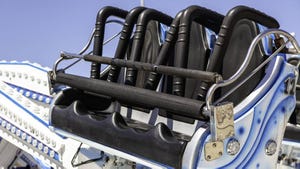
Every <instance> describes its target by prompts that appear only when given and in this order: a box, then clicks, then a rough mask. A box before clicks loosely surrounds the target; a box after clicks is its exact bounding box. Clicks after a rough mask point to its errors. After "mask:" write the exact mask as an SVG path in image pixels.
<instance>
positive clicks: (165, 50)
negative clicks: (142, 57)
mask: <svg viewBox="0 0 300 169" xmlns="http://www.w3.org/2000/svg"><path fill="white" fill-rule="evenodd" d="M182 13H183V11H180V12H179V13H178V14H177V15H176V16H175V18H174V19H173V21H172V23H171V25H170V28H169V30H168V31H167V35H166V39H165V42H164V43H163V46H162V47H161V49H160V51H159V54H158V56H157V58H156V60H155V63H154V64H156V65H166V64H167V62H168V57H167V56H168V55H169V54H170V49H172V48H174V46H175V42H176V39H177V33H178V26H179V22H180V19H181V16H182ZM160 77H161V74H157V73H155V72H150V73H149V77H148V78H147V80H146V82H145V88H146V89H151V90H154V89H156V87H157V85H158V83H159V79H160Z"/></svg>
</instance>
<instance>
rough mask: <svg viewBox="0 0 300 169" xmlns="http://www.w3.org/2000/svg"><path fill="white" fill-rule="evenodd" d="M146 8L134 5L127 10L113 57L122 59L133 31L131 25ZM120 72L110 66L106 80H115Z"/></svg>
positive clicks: (117, 68)
mask: <svg viewBox="0 0 300 169" xmlns="http://www.w3.org/2000/svg"><path fill="white" fill-rule="evenodd" d="M145 9H146V8H144V7H136V8H134V9H132V10H130V11H129V13H128V15H127V16H126V18H125V22H124V26H123V29H122V31H121V35H120V40H119V42H118V46H117V49H116V52H115V57H114V58H119V59H124V58H125V54H126V50H127V47H128V44H129V41H130V37H131V34H132V31H133V27H134V25H135V23H136V22H137V19H138V16H139V15H140V13H141V12H143V11H144V10H145ZM119 73H120V68H119V67H116V66H112V67H111V69H110V71H109V74H108V77H107V81H111V82H116V81H117V79H118V75H119Z"/></svg>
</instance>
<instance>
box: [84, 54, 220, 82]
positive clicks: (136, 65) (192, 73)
mask: <svg viewBox="0 0 300 169" xmlns="http://www.w3.org/2000/svg"><path fill="white" fill-rule="evenodd" d="M84 60H86V61H90V62H95V63H103V64H109V65H114V66H119V67H127V68H132V69H135V70H143V71H148V72H150V71H151V72H155V73H162V74H167V75H176V76H180V77H187V78H193V79H200V80H203V81H206V82H213V83H216V82H217V81H218V80H219V79H220V77H221V76H220V75H219V74H217V73H213V72H206V71H200V70H193V69H184V68H179V67H171V66H164V65H156V64H151V63H143V62H135V61H130V60H123V59H115V58H110V57H104V56H101V57H99V56H95V55H85V56H84Z"/></svg>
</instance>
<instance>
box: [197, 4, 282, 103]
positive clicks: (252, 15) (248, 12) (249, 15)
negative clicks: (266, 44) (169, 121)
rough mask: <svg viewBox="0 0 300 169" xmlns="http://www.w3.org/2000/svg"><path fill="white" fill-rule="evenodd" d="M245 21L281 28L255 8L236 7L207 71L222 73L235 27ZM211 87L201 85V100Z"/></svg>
mask: <svg viewBox="0 0 300 169" xmlns="http://www.w3.org/2000/svg"><path fill="white" fill-rule="evenodd" d="M243 19H248V20H252V21H254V22H257V23H259V24H262V25H264V26H266V27H268V28H279V23H278V22H277V21H276V19H274V18H273V17H271V16H268V15H266V14H264V13H262V12H260V11H258V10H256V9H254V8H249V7H247V6H237V7H234V8H233V9H231V10H230V11H229V12H228V13H227V15H226V16H225V18H224V20H223V23H222V26H221V29H220V32H219V34H218V38H217V41H216V43H215V45H214V50H213V53H212V55H211V56H210V60H209V63H208V66H207V71H213V72H218V73H221V69H222V66H220V65H222V63H223V57H224V56H225V53H226V50H227V47H228V44H229V41H230V38H231V36H232V33H233V29H234V26H235V25H236V23H238V22H239V21H240V20H243ZM241 57H242V56H241ZM209 87H210V85H209V84H208V83H206V82H203V83H202V84H201V87H200V90H199V94H198V96H199V99H200V100H205V97H206V92H207V90H208V88H209Z"/></svg>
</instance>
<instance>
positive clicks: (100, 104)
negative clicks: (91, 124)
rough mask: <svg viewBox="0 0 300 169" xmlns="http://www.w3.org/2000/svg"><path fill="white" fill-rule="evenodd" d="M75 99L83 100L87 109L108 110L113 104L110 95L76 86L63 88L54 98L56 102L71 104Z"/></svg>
mask: <svg viewBox="0 0 300 169" xmlns="http://www.w3.org/2000/svg"><path fill="white" fill-rule="evenodd" d="M74 100H79V101H81V103H82V104H84V105H85V106H86V107H87V109H89V110H92V111H103V110H106V109H107V108H108V107H109V106H110V104H111V98H110V97H107V96H100V95H96V94H92V93H88V92H85V91H82V90H78V89H74V88H69V89H66V90H63V91H62V92H61V93H60V94H59V96H58V97H56V99H55V100H54V104H59V105H64V106H69V105H70V104H72V103H73V102H74Z"/></svg>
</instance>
